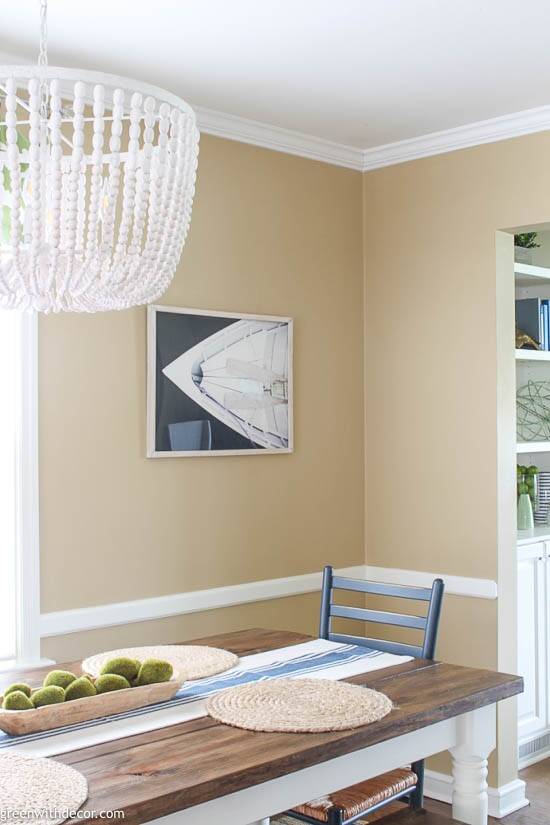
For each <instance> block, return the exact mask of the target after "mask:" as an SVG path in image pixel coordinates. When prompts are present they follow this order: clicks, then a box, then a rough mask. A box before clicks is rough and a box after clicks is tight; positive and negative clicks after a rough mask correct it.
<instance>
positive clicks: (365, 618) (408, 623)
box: [330, 604, 427, 630]
mask: <svg viewBox="0 0 550 825" xmlns="http://www.w3.org/2000/svg"><path fill="white" fill-rule="evenodd" d="M330 615H331V616H337V617H338V618H340V619H357V620H358V621H362V622H376V623H378V624H390V625H395V626H396V627H413V628H416V629H417V630H425V629H426V622H427V617H426V616H409V615H408V614H407V613H388V612H387V611H385V610H369V609H367V608H364V607H346V606H344V605H339V604H333V605H331V606H330Z"/></svg>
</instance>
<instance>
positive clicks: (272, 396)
mask: <svg viewBox="0 0 550 825" xmlns="http://www.w3.org/2000/svg"><path fill="white" fill-rule="evenodd" d="M288 352H289V325H288V323H287V322H280V321H264V320H240V321H236V322H235V323H234V324H230V325H229V326H227V327H225V328H224V329H222V330H220V331H219V332H216V333H214V335H211V336H210V337H208V338H206V339H205V340H204V341H201V342H200V343H199V344H196V345H195V346H194V347H192V348H191V349H189V350H187V352H184V353H183V354H182V355H180V356H179V357H178V358H176V359H175V360H174V361H172V363H171V364H168V366H166V367H165V368H164V369H163V370H162V372H163V373H164V375H165V376H166V377H167V378H169V379H170V380H171V381H172V382H173V383H174V384H175V385H176V386H177V387H179V389H180V390H182V392H184V393H185V394H186V395H188V396H189V397H190V398H191V399H192V400H193V401H195V402H196V403H197V404H199V405H200V406H201V407H203V409H205V410H206V411H207V412H208V413H209V414H210V415H213V416H215V417H216V418H218V419H219V420H220V421H222V422H223V423H224V424H226V425H227V426H228V427H231V429H233V430H235V431H236V432H238V433H240V435H242V436H243V437H244V438H247V439H248V440H249V441H251V442H252V443H253V445H256V446H258V447H263V448H266V449H288V447H289V397H288V396H289V375H288V372H289V357H288Z"/></svg>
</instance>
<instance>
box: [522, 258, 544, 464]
mask: <svg viewBox="0 0 550 825" xmlns="http://www.w3.org/2000/svg"><path fill="white" fill-rule="evenodd" d="M514 278H515V287H516V297H517V298H531V297H532V298H536V297H540V298H550V267H546V266H534V265H532V264H522V263H518V262H517V261H516V262H515V263H514ZM515 358H516V386H517V387H520V386H522V385H523V384H526V383H527V381H529V380H532V381H536V380H540V379H547V378H548V379H550V369H549V367H548V366H547V365H550V352H548V351H547V350H528V349H517V350H516V351H515ZM516 452H517V454H518V455H531V456H534V455H535V454H538V455H539V456H540V454H541V453H547V454H548V456H547V458H545V459H543V461H542V463H543V465H544V464H546V463H547V462H549V461H550V441H528V442H518V443H517V444H516ZM520 463H524V461H521V462H520ZM537 463H540V462H537Z"/></svg>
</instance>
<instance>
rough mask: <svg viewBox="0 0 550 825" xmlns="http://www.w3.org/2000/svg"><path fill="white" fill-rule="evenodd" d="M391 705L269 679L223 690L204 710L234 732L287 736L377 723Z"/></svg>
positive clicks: (374, 697) (346, 691) (372, 696)
mask: <svg viewBox="0 0 550 825" xmlns="http://www.w3.org/2000/svg"><path fill="white" fill-rule="evenodd" d="M392 707H393V705H392V702H391V700H390V699H388V697H387V696H385V695H384V694H383V693H379V692H378V691H376V690H370V689H369V688H364V687H360V686H359V685H350V684H348V683H347V682H337V681H331V680H329V679H272V680H269V681H265V682H254V683H252V684H247V685H239V687H234V688H230V689H228V690H223V691H221V693H218V694H215V695H214V696H211V697H210V698H209V699H208V701H207V703H206V711H207V713H208V714H209V715H210V716H212V717H213V718H214V719H217V720H218V722H223V723H224V724H226V725H233V726H234V727H236V728H245V729H246V730H257V731H286V732H288V733H320V732H321V731H331V730H349V729H351V728H358V727H361V726H362V725H368V724H369V723H370V722H376V721H378V720H379V719H382V718H383V717H384V716H386V715H387V714H388V713H389V712H390V711H391V709H392Z"/></svg>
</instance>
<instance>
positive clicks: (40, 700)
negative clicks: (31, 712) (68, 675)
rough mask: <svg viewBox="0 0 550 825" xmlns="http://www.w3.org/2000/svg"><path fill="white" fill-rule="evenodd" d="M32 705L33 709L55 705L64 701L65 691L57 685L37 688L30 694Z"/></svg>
mask: <svg viewBox="0 0 550 825" xmlns="http://www.w3.org/2000/svg"><path fill="white" fill-rule="evenodd" d="M31 701H32V703H33V705H34V707H35V708H41V707H43V706H44V705H56V704H57V703H58V702H64V701H65V691H64V690H63V688H62V687H59V685H49V687H43V688H39V690H36V691H35V692H34V693H33V694H32V700H31Z"/></svg>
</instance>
